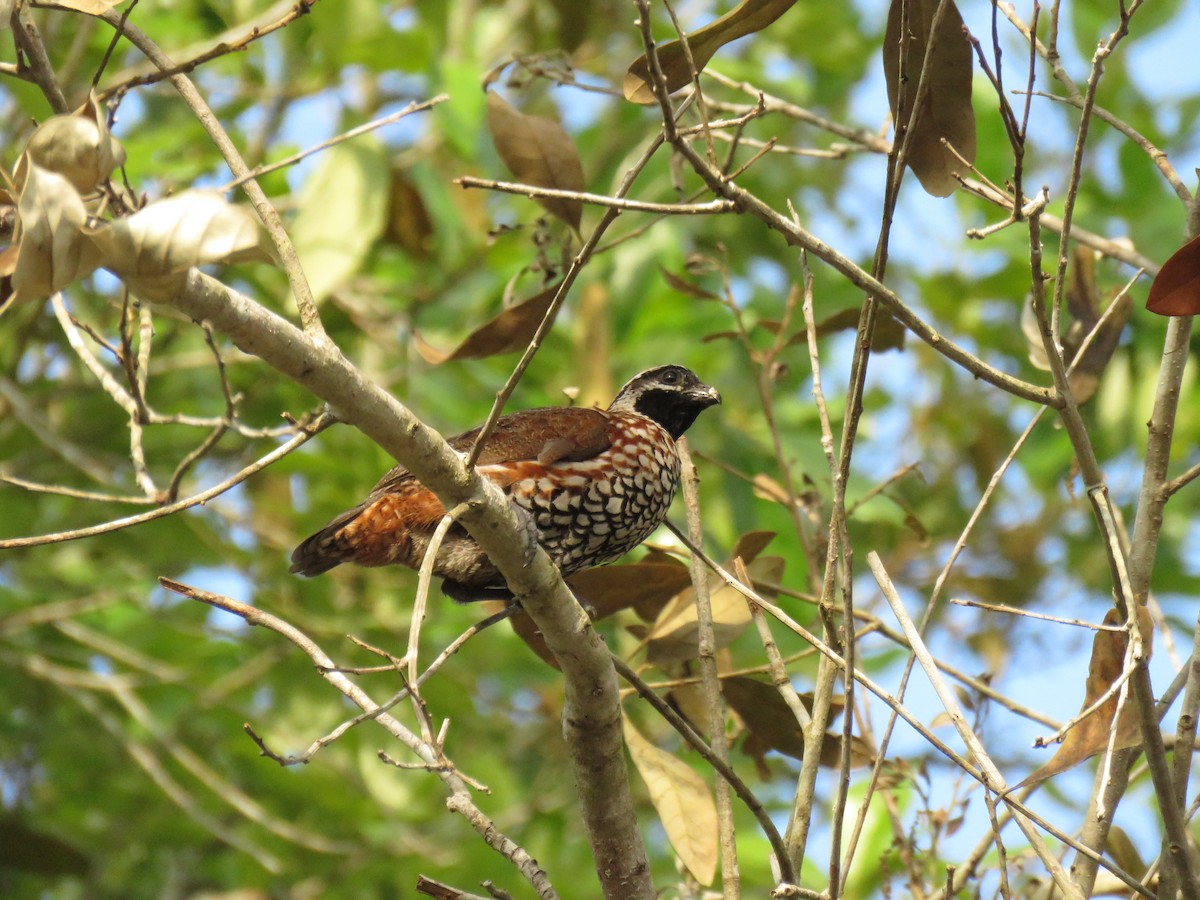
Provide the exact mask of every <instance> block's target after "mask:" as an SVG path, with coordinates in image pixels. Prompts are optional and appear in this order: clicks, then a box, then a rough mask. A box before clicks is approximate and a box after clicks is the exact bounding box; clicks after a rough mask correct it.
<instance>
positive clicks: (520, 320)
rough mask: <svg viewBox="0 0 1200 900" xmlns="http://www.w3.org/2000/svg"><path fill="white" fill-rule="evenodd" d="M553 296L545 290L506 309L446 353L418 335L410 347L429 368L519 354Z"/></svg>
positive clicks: (553, 292)
mask: <svg viewBox="0 0 1200 900" xmlns="http://www.w3.org/2000/svg"><path fill="white" fill-rule="evenodd" d="M557 292H558V287H557V286H555V287H552V288H547V289H546V290H544V291H542V292H541V293H540V294H536V295H534V296H533V297H530V298H529V299H528V300H525V301H523V302H521V303H518V304H517V305H516V306H510V307H509V308H508V309H506V310H504V311H503V312H502V313H500V314H499V315H497V316H495V317H494V318H492V319H489V320H488V321H487V322H485V323H484V324H482V325H480V326H479V327H478V328H476V329H475V330H474V331H472V332H471V333H470V334H469V335H468V336H467V338H466V340H464V341H463V342H462V343H461V344H459V345H458V346H457V347H456V348H454V349H453V350H451V351H450V352H449V353H447V352H445V351H443V350H438V349H437V348H436V347H434V346H432V345H431V344H428V343H426V342H425V340H424V339H423V338H422V337H421V336H420V335H419V334H418V335H414V341H413V346H414V347H415V348H416V351H417V352H418V353H419V354H421V358H422V359H424V360H425V361H426V362H427V363H429V364H430V365H433V366H436V365H439V364H440V363H444V362H450V361H451V360H457V359H483V358H484V357H487V356H497V355H499V354H501V353H513V352H515V351H517V350H521V349H523V348H524V347H525V346H526V345H527V344H528V343H529V341H530V339H531V338H532V337H533V334H534V332H535V331H537V328H538V325H540V324H541V323H542V319H543V318H545V316H546V310H548V309H549V308H550V302H551V301H552V300H553V299H554V295H555V294H556V293H557Z"/></svg>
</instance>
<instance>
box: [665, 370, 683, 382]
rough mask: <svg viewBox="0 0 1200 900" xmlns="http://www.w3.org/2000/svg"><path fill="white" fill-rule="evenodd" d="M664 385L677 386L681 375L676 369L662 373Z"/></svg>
mask: <svg viewBox="0 0 1200 900" xmlns="http://www.w3.org/2000/svg"><path fill="white" fill-rule="evenodd" d="M662 380H663V384H675V382H677V381H678V380H679V373H678V372H676V371H675V370H674V369H668V370H667V371H666V372H663V373H662Z"/></svg>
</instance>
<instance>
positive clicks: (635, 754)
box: [623, 717, 717, 885]
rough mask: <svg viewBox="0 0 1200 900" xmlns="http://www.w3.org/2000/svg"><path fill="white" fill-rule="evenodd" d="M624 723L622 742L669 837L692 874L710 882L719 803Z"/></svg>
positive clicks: (683, 766) (692, 774)
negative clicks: (627, 749)
mask: <svg viewBox="0 0 1200 900" xmlns="http://www.w3.org/2000/svg"><path fill="white" fill-rule="evenodd" d="M623 721H624V726H625V746H627V747H628V748H629V755H630V757H631V758H632V759H633V764H634V766H636V767H637V770H638V774H639V775H641V776H642V780H643V781H644V782H646V787H647V788H648V789H649V791H650V802H651V803H653V804H654V809H655V811H656V812H657V813H658V817H659V819H660V820H661V821H662V824H663V830H664V831H666V833H667V840H669V841H670V842H671V847H672V848H673V849H674V850H675V853H676V854H677V855H678V856H679V858H680V860H681V861H682V862H683V864H684V865H685V866H686V867H687V870H688V871H689V872H691V873H692V877H693V878H695V879H696V880H697V881H698V882H700V883H701V884H703V885H710V884H712V882H713V878H715V877H716V874H717V806H716V804H715V803H714V802H713V798H712V793H711V791H710V790H709V788H708V785H707V784H706V783H705V781H704V779H703V778H701V777H700V775H699V773H697V772H696V770H695V769H693V768H692V767H691V766H689V765H688V764H687V763H685V762H684V761H683V760H681V759H679V757H677V756H673V755H672V754H670V753H667V752H666V751H665V750H660V749H659V748H658V747H655V746H654V745H653V744H651V743H650V742H649V741H647V740H646V739H645V738H644V737H642V735H641V734H640V733H639V732H638V730H637V729H636V728H634V727H633V723H631V722H630V721H629V718H628V717H623Z"/></svg>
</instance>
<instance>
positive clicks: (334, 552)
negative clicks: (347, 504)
mask: <svg viewBox="0 0 1200 900" xmlns="http://www.w3.org/2000/svg"><path fill="white" fill-rule="evenodd" d="M361 512H362V508H361V507H358V508H356V509H352V510H349V511H348V512H344V513H342V514H341V515H340V516H338V517H337V518H336V519H334V520H333V521H332V522H330V523H329V524H328V525H326V526H325V527H324V528H322V529H321V530H320V531H318V532H317V533H316V534H314V535H311V536H309V537H307V538H305V539H304V541H303V542H301V544H300V546H298V547H297V548H296V549H295V550H293V551H292V566H291V568H290V569H288V571H289V572H292V573H294V574H296V575H304V576H305V577H307V578H311V577H312V576H314V575H320V574H321V573H322V572H328V571H329V570H330V569H332V568H333V567H334V566H339V565H341V564H342V563H344V562H346V561H348V560H350V559H351V558H353V556H354V550H353V548H352V547H350V546H348V545H347V543H346V542H345V541H343V540H341V531H342V529H343V528H345V527H346V525H348V524H349V523H350V522H352V521H354V520H355V519H356V518H358V516H359V514H360V513H361Z"/></svg>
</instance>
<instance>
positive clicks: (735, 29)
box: [622, 0, 796, 106]
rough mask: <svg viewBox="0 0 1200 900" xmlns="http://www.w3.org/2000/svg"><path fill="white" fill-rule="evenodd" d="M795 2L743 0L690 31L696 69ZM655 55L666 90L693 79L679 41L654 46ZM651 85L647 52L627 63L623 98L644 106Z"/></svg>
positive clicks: (649, 99)
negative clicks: (664, 79)
mask: <svg viewBox="0 0 1200 900" xmlns="http://www.w3.org/2000/svg"><path fill="white" fill-rule="evenodd" d="M795 2H796V0H742V2H741V3H739V4H738V5H737V6H735V7H734V8H733V9H731V10H730V11H729V12H727V13H725V15H723V16H721V17H720V18H719V19H715V20H713V21H712V22H710V23H708V24H707V25H705V26H704V27H703V28H700V29H698V30H697V31H696V32H695V33H694V34H689V35H688V36H687V41H688V49H689V50H691V52H692V62H693V63H695V66H696V72H697V73H699V72H701V71H703V70H704V67H705V66H706V65H708V61H709V60H710V59H712V58H713V56H714V55H715V54H716V52H717V51H718V50H720V49H721V48H722V47H723V46H725V45H726V44H728V43H729V42H730V41H736V40H737V39H738V38H740V37H745V36H746V35H748V34H753V33H754V32H756V31H762V30H763V29H764V28H766V27H767V26H768V25H770V24H771V23H772V22H774V21H775V20H776V19H778V18H779V17H780V16H782V15H783V14H784V13H785V12H787V11H788V10H789V9H791V8H792V6H793V5H794V4H795ZM655 55H656V56H657V57H658V64H659V66H660V67H661V68H662V71H663V76H664V77H665V78H666V82H667V93H672V92H674V91H677V90H679V89H680V88H681V87H683V86H684V85H685V84H687V83H688V82H690V81H691V80H692V71H691V68H690V67H689V66H688V59H687V54H686V53H685V52H684V49H683V42H682V41H679V40H674V41H668V42H667V43H665V44H663V45H662V46H661V47H656V48H655ZM651 85H652V78H651V74H650V62H649V60H648V59H647V58H646V55H645V54H642V55H641V56H639V57H638V58H637V59H635V60H634V61H633V63H632V64H630V66H629V70H628V71H627V72H626V73H625V81H624V83H623V84H622V90H623V91H624V92H625V99H626V100H628V101H630V102H631V103H640V104H642V105H643V106H644V105H646V104H650V103H653V102H654V88H653V87H652V86H651Z"/></svg>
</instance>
